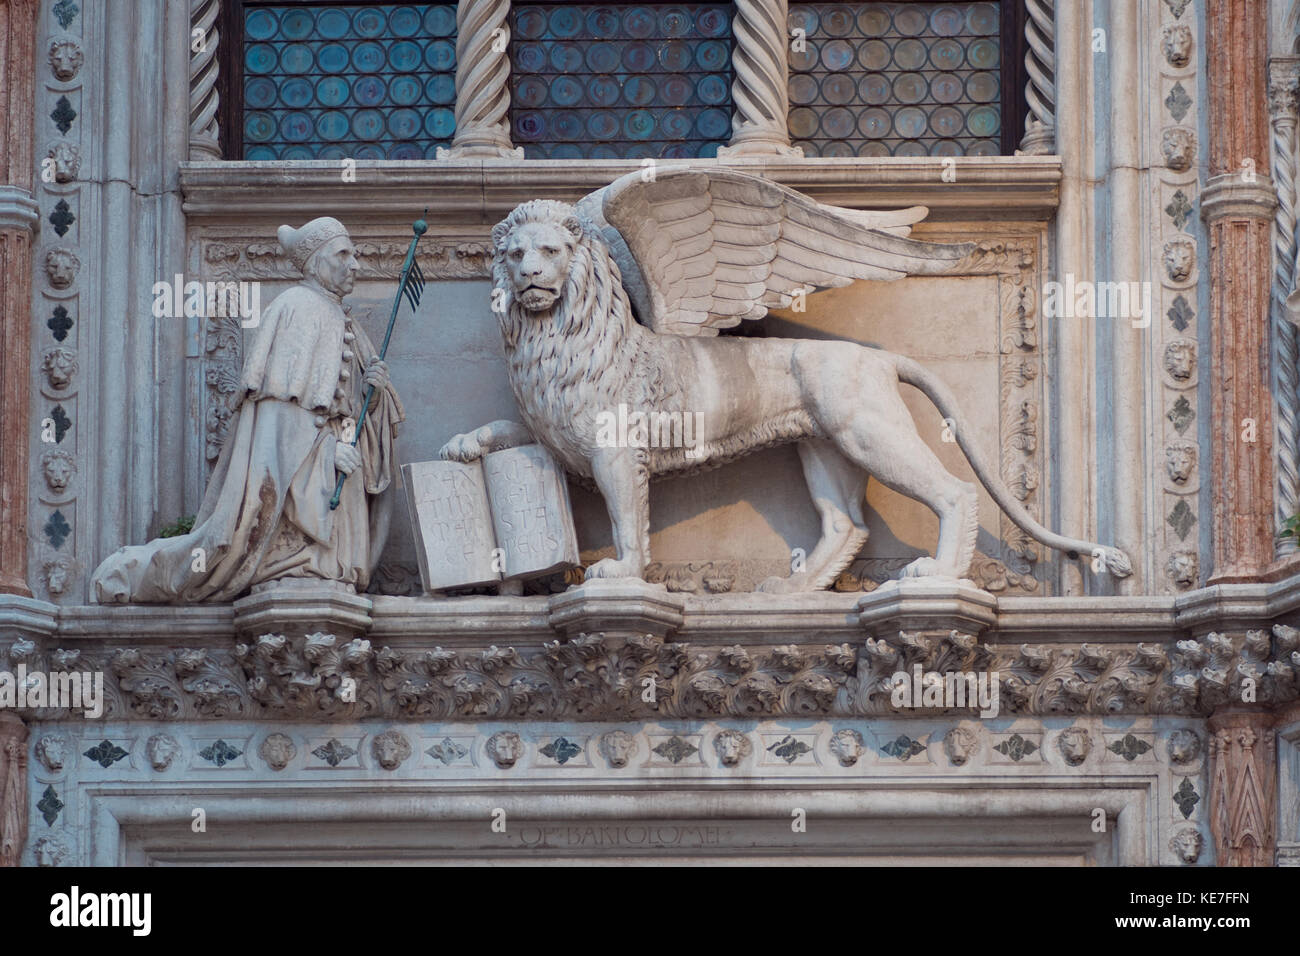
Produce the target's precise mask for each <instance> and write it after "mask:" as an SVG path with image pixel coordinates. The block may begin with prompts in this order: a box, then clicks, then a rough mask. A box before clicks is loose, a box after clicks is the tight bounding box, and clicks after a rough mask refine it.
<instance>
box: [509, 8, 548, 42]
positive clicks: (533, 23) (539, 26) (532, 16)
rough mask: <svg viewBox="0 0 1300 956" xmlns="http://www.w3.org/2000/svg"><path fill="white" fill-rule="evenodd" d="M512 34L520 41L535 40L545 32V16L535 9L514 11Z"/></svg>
mask: <svg viewBox="0 0 1300 956" xmlns="http://www.w3.org/2000/svg"><path fill="white" fill-rule="evenodd" d="M514 32H515V36H516V37H518V38H519V39H521V40H536V39H537V38H538V37H540V36H541V35H542V34H544V33H545V32H546V14H544V13H542V11H541V10H539V9H537V8H536V7H530V8H527V9H524V10H516V11H515V30H514Z"/></svg>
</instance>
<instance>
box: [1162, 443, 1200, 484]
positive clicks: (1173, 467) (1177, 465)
mask: <svg viewBox="0 0 1300 956" xmlns="http://www.w3.org/2000/svg"><path fill="white" fill-rule="evenodd" d="M1195 470H1196V446H1195V445H1194V444H1192V443H1191V442H1179V443H1178V444H1176V445H1170V446H1169V447H1168V448H1166V449H1165V474H1167V475H1168V476H1169V480H1170V481H1172V482H1173V483H1174V484H1176V485H1185V484H1187V482H1188V479H1190V478H1191V477H1192V472H1193V471H1195Z"/></svg>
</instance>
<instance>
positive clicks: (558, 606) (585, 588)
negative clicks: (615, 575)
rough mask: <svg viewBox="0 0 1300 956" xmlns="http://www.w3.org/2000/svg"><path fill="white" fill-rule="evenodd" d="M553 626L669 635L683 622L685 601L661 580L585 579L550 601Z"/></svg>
mask: <svg viewBox="0 0 1300 956" xmlns="http://www.w3.org/2000/svg"><path fill="white" fill-rule="evenodd" d="M547 606H548V620H549V622H550V625H551V627H553V628H555V630H557V631H560V632H561V633H563V634H566V635H573V634H577V633H580V632H593V631H609V632H616V633H630V634H654V635H656V636H657V637H666V636H668V635H669V634H671V633H673V632H674V631H676V630H677V629H678V628H679V627H681V626H682V621H683V610H684V609H685V606H686V602H685V600H684V599H683V598H682V597H680V596H679V595H676V594H672V593H670V592H669V591H668V589H667V588H666V587H664V586H663V585H662V584H647V583H645V582H643V581H602V580H593V581H586V582H584V583H583V584H580V585H578V586H577V587H575V588H570V589H569V590H568V591H565V592H564V593H563V594H556V595H555V596H553V597H552V598H550V600H549V602H548V605H547Z"/></svg>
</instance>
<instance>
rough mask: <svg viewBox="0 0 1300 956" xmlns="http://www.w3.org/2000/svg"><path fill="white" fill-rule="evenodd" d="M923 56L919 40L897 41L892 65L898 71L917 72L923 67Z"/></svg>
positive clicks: (923, 50)
mask: <svg viewBox="0 0 1300 956" xmlns="http://www.w3.org/2000/svg"><path fill="white" fill-rule="evenodd" d="M925 54H926V50H925V44H924V43H922V42H921V41H920V40H899V41H898V44H897V45H896V46H895V47H894V65H895V66H897V67H898V68H899V69H900V70H919V69H921V68H922V67H924V66H925V60H926V55H925Z"/></svg>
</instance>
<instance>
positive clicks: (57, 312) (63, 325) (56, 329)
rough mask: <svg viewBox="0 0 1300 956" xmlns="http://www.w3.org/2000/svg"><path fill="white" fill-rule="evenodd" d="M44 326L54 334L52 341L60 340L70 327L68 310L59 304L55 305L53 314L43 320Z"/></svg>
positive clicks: (65, 335) (64, 337)
mask: <svg viewBox="0 0 1300 956" xmlns="http://www.w3.org/2000/svg"><path fill="white" fill-rule="evenodd" d="M45 327H46V328H47V329H49V330H50V334H51V335H53V336H54V341H56V342H62V341H63V340H64V339H66V338H67V337H68V332H69V331H71V329H72V319H70V318H68V310H67V309H65V308H64V307H63V306H61V305H56V306H55V307H54V314H53V315H51V316H50V317H49V318H48V319H46V320H45Z"/></svg>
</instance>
